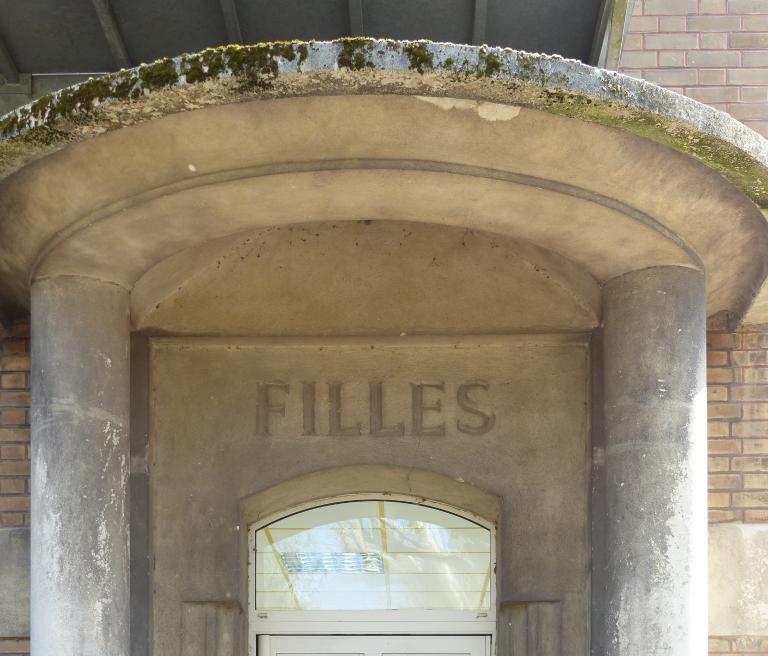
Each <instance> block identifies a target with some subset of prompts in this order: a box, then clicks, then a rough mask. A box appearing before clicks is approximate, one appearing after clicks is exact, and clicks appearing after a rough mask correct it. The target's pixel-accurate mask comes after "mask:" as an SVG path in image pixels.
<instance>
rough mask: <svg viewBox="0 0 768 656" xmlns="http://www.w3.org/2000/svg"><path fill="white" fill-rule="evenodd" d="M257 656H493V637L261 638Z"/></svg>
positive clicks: (262, 636) (327, 636) (329, 636)
mask: <svg viewBox="0 0 768 656" xmlns="http://www.w3.org/2000/svg"><path fill="white" fill-rule="evenodd" d="M258 645H259V650H258V651H259V653H258V656H491V638H490V636H331V635H326V636H298V635H297V636H267V635H261V636H259V643H258Z"/></svg>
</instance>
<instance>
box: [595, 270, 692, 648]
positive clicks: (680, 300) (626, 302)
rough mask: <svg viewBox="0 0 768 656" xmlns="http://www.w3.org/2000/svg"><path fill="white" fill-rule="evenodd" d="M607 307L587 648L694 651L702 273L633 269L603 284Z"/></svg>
mask: <svg viewBox="0 0 768 656" xmlns="http://www.w3.org/2000/svg"><path fill="white" fill-rule="evenodd" d="M604 303H605V316H604V339H603V363H604V364H603V371H604V379H603V386H604V398H605V402H604V408H605V416H604V422H605V429H604V430H605V465H604V488H603V490H602V492H601V494H602V495H603V498H604V509H605V510H604V512H605V526H604V534H605V544H604V545H600V549H599V553H602V556H601V558H600V559H598V561H597V563H596V564H595V567H596V568H597V571H596V580H597V581H598V586H597V587H596V590H595V591H594V599H595V608H594V609H593V612H595V613H596V616H597V617H599V618H601V621H598V622H597V626H598V627H599V628H598V630H597V632H596V634H595V635H593V647H594V648H595V649H596V650H597V651H596V653H599V654H606V656H626V655H628V654H636V653H643V654H646V655H647V656H667V655H669V654H679V655H680V656H683V655H685V656H689V655H690V656H694V655H695V654H703V653H705V652H706V640H707V628H706V621H705V618H706V615H707V591H706V575H705V573H706V568H707V551H706V539H707V536H706V530H707V520H706V512H707V496H706V491H707V481H706V471H707V465H706V455H707V432H706V382H705V373H706V370H705V350H706V347H705V315H704V278H703V276H702V275H701V274H700V273H698V272H696V271H692V270H691V269H683V268H679V267H661V268H654V269H646V270H644V271H636V272H633V273H630V274H627V275H625V276H621V277H619V278H615V279H614V280H611V281H610V282H609V283H608V284H607V285H606V288H605V296H604ZM599 494H600V493H599Z"/></svg>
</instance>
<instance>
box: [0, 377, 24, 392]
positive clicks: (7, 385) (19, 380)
mask: <svg viewBox="0 0 768 656" xmlns="http://www.w3.org/2000/svg"><path fill="white" fill-rule="evenodd" d="M0 387H2V388H3V389H26V387H27V374H25V373H15V374H3V375H2V376H0Z"/></svg>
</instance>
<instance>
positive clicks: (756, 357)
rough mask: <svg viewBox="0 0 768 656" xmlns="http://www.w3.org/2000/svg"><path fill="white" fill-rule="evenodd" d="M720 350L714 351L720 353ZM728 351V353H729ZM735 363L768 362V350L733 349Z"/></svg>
mask: <svg viewBox="0 0 768 656" xmlns="http://www.w3.org/2000/svg"><path fill="white" fill-rule="evenodd" d="M718 352H719V351H712V353H718ZM727 353H728V352H727V351H726V355H727ZM731 356H732V357H733V364H735V365H737V366H740V367H749V366H754V365H757V366H760V365H766V364H768V351H731Z"/></svg>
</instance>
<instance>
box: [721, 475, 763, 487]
mask: <svg viewBox="0 0 768 656" xmlns="http://www.w3.org/2000/svg"><path fill="white" fill-rule="evenodd" d="M750 476H765V477H766V479H768V474H750ZM708 481H709V489H710V490H739V489H741V487H742V484H741V474H710V475H709V479H708ZM745 487H746V486H745ZM751 487H752V488H753V489H754V487H757V488H758V489H762V487H763V486H751Z"/></svg>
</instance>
